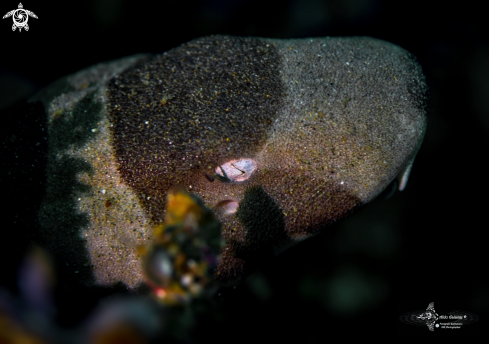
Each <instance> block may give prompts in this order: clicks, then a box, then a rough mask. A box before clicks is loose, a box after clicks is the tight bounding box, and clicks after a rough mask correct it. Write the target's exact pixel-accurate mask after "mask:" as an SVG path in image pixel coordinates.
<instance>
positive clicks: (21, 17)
mask: <svg viewBox="0 0 489 344" xmlns="http://www.w3.org/2000/svg"><path fill="white" fill-rule="evenodd" d="M12 17H13V18H14V23H15V25H17V26H24V25H25V24H26V23H27V20H28V15H27V12H26V11H25V10H24V9H22V8H19V9H17V10H15V12H14V14H13V16H12Z"/></svg>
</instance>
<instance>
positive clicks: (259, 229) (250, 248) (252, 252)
mask: <svg viewBox="0 0 489 344" xmlns="http://www.w3.org/2000/svg"><path fill="white" fill-rule="evenodd" d="M236 218H237V219H238V220H239V221H240V222H241V224H242V225H243V226H244V230H245V242H246V245H243V244H241V243H238V242H230V243H229V244H231V246H233V248H234V252H235V255H236V256H237V257H241V258H243V259H247V260H250V259H252V260H260V259H262V258H271V257H273V248H274V247H280V246H281V245H283V244H285V243H286V242H287V241H288V237H287V233H286V232H285V216H284V214H283V212H282V210H281V209H280V207H279V205H278V204H277V202H275V201H274V200H273V198H272V197H270V196H269V195H268V194H267V193H266V192H265V190H264V189H263V187H262V186H259V185H256V186H252V187H250V188H248V189H247V190H246V191H245V194H244V197H243V199H242V200H241V202H240V203H239V207H238V210H237V211H236Z"/></svg>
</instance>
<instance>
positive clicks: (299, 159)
mask: <svg viewBox="0 0 489 344" xmlns="http://www.w3.org/2000/svg"><path fill="white" fill-rule="evenodd" d="M108 66H110V64H109V65H108ZM83 73H85V74H86V75H88V74H90V71H89V70H88V71H85V72H82V73H81V74H80V75H83ZM92 74H93V72H92ZM107 75H108V76H109V75H110V76H113V77H108V76H107V77H106V78H103V79H100V80H98V82H97V83H96V84H94V85H93V92H94V93H93V95H92V96H91V98H90V99H89V100H87V101H90V102H92V103H93V104H99V106H100V110H98V112H97V118H98V119H99V121H98V122H97V125H96V128H86V129H87V130H88V129H95V132H93V135H91V136H90V139H89V140H87V142H86V143H85V144H84V145H80V146H78V147H74V148H67V149H64V150H62V151H58V154H60V155H61V156H63V155H64V156H70V154H71V156H77V157H79V158H80V159H81V160H83V161H84V162H85V163H86V164H87V165H90V166H91V169H92V173H93V174H92V177H90V176H89V175H84V174H79V175H77V176H78V181H79V183H84V185H87V186H89V187H88V188H87V190H88V191H86V192H80V193H78V194H73V197H75V199H76V198H80V201H79V202H80V203H79V206H78V208H77V211H79V212H81V213H83V214H86V215H88V218H89V220H88V222H89V223H87V224H82V225H80V226H79V228H80V234H81V235H82V237H83V235H85V237H84V238H85V240H87V247H88V255H89V259H90V260H91V265H92V269H93V272H94V274H95V277H96V278H95V280H96V283H100V284H110V283H113V282H115V281H122V282H123V283H125V284H126V285H127V286H129V287H134V286H135V285H137V283H138V282H139V281H140V271H139V266H138V264H137V262H138V260H137V258H136V256H135V254H134V246H135V245H133V244H131V242H132V243H134V242H138V243H141V242H144V239H145V238H147V237H148V235H149V233H150V227H151V225H152V224H155V223H159V222H161V221H162V220H163V218H164V210H165V200H166V193H167V191H168V189H169V188H170V187H171V186H173V185H176V184H180V185H183V186H185V187H187V190H188V191H190V192H192V193H195V194H197V195H198V196H200V197H201V198H202V199H203V200H204V202H205V203H206V204H207V205H208V206H209V207H216V206H217V205H219V204H229V202H226V201H234V202H237V203H238V204H239V207H238V209H237V211H236V212H234V213H231V214H228V215H224V214H226V212H225V211H224V212H219V211H217V212H216V213H217V214H218V216H219V217H220V220H221V221H222V224H223V236H224V238H225V240H226V243H227V244H226V247H225V248H224V249H223V252H222V257H221V262H220V264H219V267H218V270H217V272H216V277H217V279H218V281H219V282H220V283H221V284H223V285H227V284H231V283H235V282H237V281H239V280H240V279H241V278H242V277H244V276H245V275H246V274H247V273H248V272H249V271H251V270H252V269H253V267H254V266H255V265H256V264H257V263H258V262H259V261H261V260H263V259H265V258H268V257H271V256H273V255H274V254H276V253H278V252H280V251H281V250H283V249H284V248H286V247H288V246H290V245H292V244H293V243H295V242H297V241H300V240H303V239H304V238H307V237H309V236H311V235H314V234H316V233H318V232H319V231H320V230H321V229H323V228H324V227H325V226H327V225H328V224H331V223H332V222H334V221H337V220H339V219H341V218H342V217H344V216H345V215H347V214H349V213H351V212H352V211H353V210H354V209H356V208H357V207H359V206H360V205H362V204H364V203H366V202H368V201H370V200H371V199H373V198H374V197H375V196H376V195H377V194H379V193H380V192H381V191H382V190H383V189H384V188H385V187H386V186H387V185H388V184H389V183H390V182H391V181H392V180H393V179H394V178H395V177H396V176H397V175H398V174H399V173H400V172H402V170H403V169H405V168H406V166H407V165H408V164H409V163H411V162H412V159H414V155H415V154H416V151H417V149H418V148H419V144H420V143H421V141H422V138H423V135H424V131H425V127H426V108H427V87H426V84H425V80H424V76H423V74H422V72H421V69H420V67H419V66H418V65H417V63H416V62H415V60H414V58H413V57H412V56H411V55H410V54H409V53H407V52H406V51H404V50H403V49H401V48H400V47H398V46H395V45H393V44H390V43H387V42H384V41H380V40H376V39H372V38H364V37H358V38H316V39H301V40H271V39H259V38H240V37H227V36H210V37H204V38H199V39H196V40H194V41H191V42H189V43H186V44H183V45H182V46H180V47H178V48H175V49H172V50H171V51H168V52H166V53H164V54H162V55H158V56H154V57H152V58H149V57H142V56H140V57H138V58H134V59H133V60H131V63H127V65H126V66H125V68H121V69H120V71H118V72H112V73H108V74H107ZM68 79H69V78H68ZM77 92H78V93H79V92H81V91H80V90H75V91H71V93H68V94H69V95H66V94H65V95H58V96H57V97H55V98H54V100H49V99H48V100H46V96H44V98H43V97H39V96H38V98H39V99H42V100H44V103H45V105H46V106H47V107H48V109H49V113H48V118H49V121H50V122H52V121H54V120H55V115H54V114H55V111H56V109H57V108H58V107H60V106H61V107H62V106H63V104H61V105H59V104H60V101H59V99H63V97H71V98H73V96H74V95H75V94H77ZM82 93H83V92H82ZM86 94H89V93H86ZM80 98H81V95H79V96H78V97H77V99H80ZM53 104H57V105H53ZM65 107H66V106H65ZM63 120H64V119H63ZM50 135H51V133H50ZM88 148H90V150H91V153H90V154H88V153H86V152H87V150H88ZM70 149H71V151H70ZM243 158H246V159H253V160H254V161H256V163H257V169H256V171H254V173H253V175H252V176H251V177H250V178H249V179H246V180H244V181H242V182H234V183H226V182H222V181H220V180H218V179H216V180H215V181H212V182H211V181H210V180H209V178H208V177H206V174H208V175H211V174H213V173H214V171H215V169H216V167H218V166H219V165H222V164H224V163H226V162H229V161H231V160H235V159H243ZM55 160H56V159H54V158H53V160H52V164H54V165H55V164H56V162H55ZM54 165H53V166H54ZM48 177H49V176H48ZM49 184H50V183H49V179H48V185H49ZM102 190H105V191H104V193H102ZM107 198H110V200H111V202H110V206H109V207H106V204H107V202H106V199H107ZM75 204H77V203H76V202H75ZM102 204H104V205H105V208H104V206H102ZM45 205H46V206H49V202H46V204H45ZM216 210H219V209H216ZM109 213H110V215H108V214H109ZM41 218H42V216H41ZM129 227H130V228H129ZM133 227H134V228H136V229H137V230H136V231H135V230H134V228H133ZM134 233H139V236H138V234H134ZM102 238H104V239H102ZM101 255H102V257H103V258H100V256H101ZM108 262H110V263H108Z"/></svg>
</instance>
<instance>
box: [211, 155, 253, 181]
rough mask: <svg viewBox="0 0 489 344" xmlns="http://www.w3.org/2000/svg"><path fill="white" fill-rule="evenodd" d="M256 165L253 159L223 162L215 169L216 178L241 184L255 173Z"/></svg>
mask: <svg viewBox="0 0 489 344" xmlns="http://www.w3.org/2000/svg"><path fill="white" fill-rule="evenodd" d="M257 166H258V165H257V163H256V161H255V160H253V159H244V158H243V159H237V160H231V161H228V162H225V163H224V164H222V165H220V166H218V167H216V169H215V170H214V172H215V173H216V176H217V177H218V178H219V179H221V180H223V181H227V182H242V181H245V180H247V179H249V178H250V177H251V175H252V174H253V173H254V172H255V171H256V168H257Z"/></svg>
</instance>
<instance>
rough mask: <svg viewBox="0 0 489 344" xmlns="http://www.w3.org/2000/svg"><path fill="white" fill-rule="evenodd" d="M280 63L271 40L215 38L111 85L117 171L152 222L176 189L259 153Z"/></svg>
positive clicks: (275, 101)
mask: <svg viewBox="0 0 489 344" xmlns="http://www.w3.org/2000/svg"><path fill="white" fill-rule="evenodd" d="M279 64H280V60H279V57H278V54H277V52H276V48H275V47H274V45H273V44H269V43H267V42H266V41H263V40H259V39H255V38H241V37H228V36H210V37H203V38H199V39H196V40H194V41H191V42H188V43H186V44H183V45H182V46H180V47H178V48H175V49H173V50H170V51H168V52H167V53H165V54H162V55H159V56H157V57H155V58H154V59H153V60H151V61H149V62H147V63H145V64H143V65H140V66H138V67H137V68H133V69H130V70H128V71H126V72H124V73H122V74H121V75H119V76H118V77H117V78H115V79H114V80H112V81H111V82H110V83H109V85H108V91H107V95H108V100H109V101H108V109H109V111H108V113H109V119H110V121H111V123H112V124H113V127H112V136H113V139H114V146H115V154H116V156H117V158H118V160H119V163H120V165H119V171H120V173H121V175H122V178H123V180H124V181H125V183H126V184H127V185H128V186H131V187H133V188H134V189H135V190H136V192H137V194H138V197H139V199H140V201H141V202H142V204H143V206H144V208H145V209H146V211H147V212H148V214H150V217H151V219H152V220H153V221H155V222H161V221H162V220H163V217H164V209H165V202H166V200H165V197H166V193H167V191H168V189H169V188H170V187H171V186H174V185H178V184H183V185H189V184H193V182H194V181H195V179H196V175H205V174H204V173H208V174H209V173H213V171H214V168H215V167H216V166H218V165H220V164H222V163H223V162H225V161H227V160H230V159H231V158H236V156H247V155H253V154H255V153H257V152H258V151H259V150H260V149H261V147H262V146H263V145H264V144H265V141H266V134H267V130H268V129H269V128H270V126H271V124H272V123H273V121H274V120H275V118H276V117H277V116H278V110H279V108H280V104H281V101H282V98H283V97H284V96H285V94H284V90H283V86H282V83H281V81H280V73H279ZM192 191H193V192H197V193H198V192H199V190H197V189H193V190H192Z"/></svg>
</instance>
